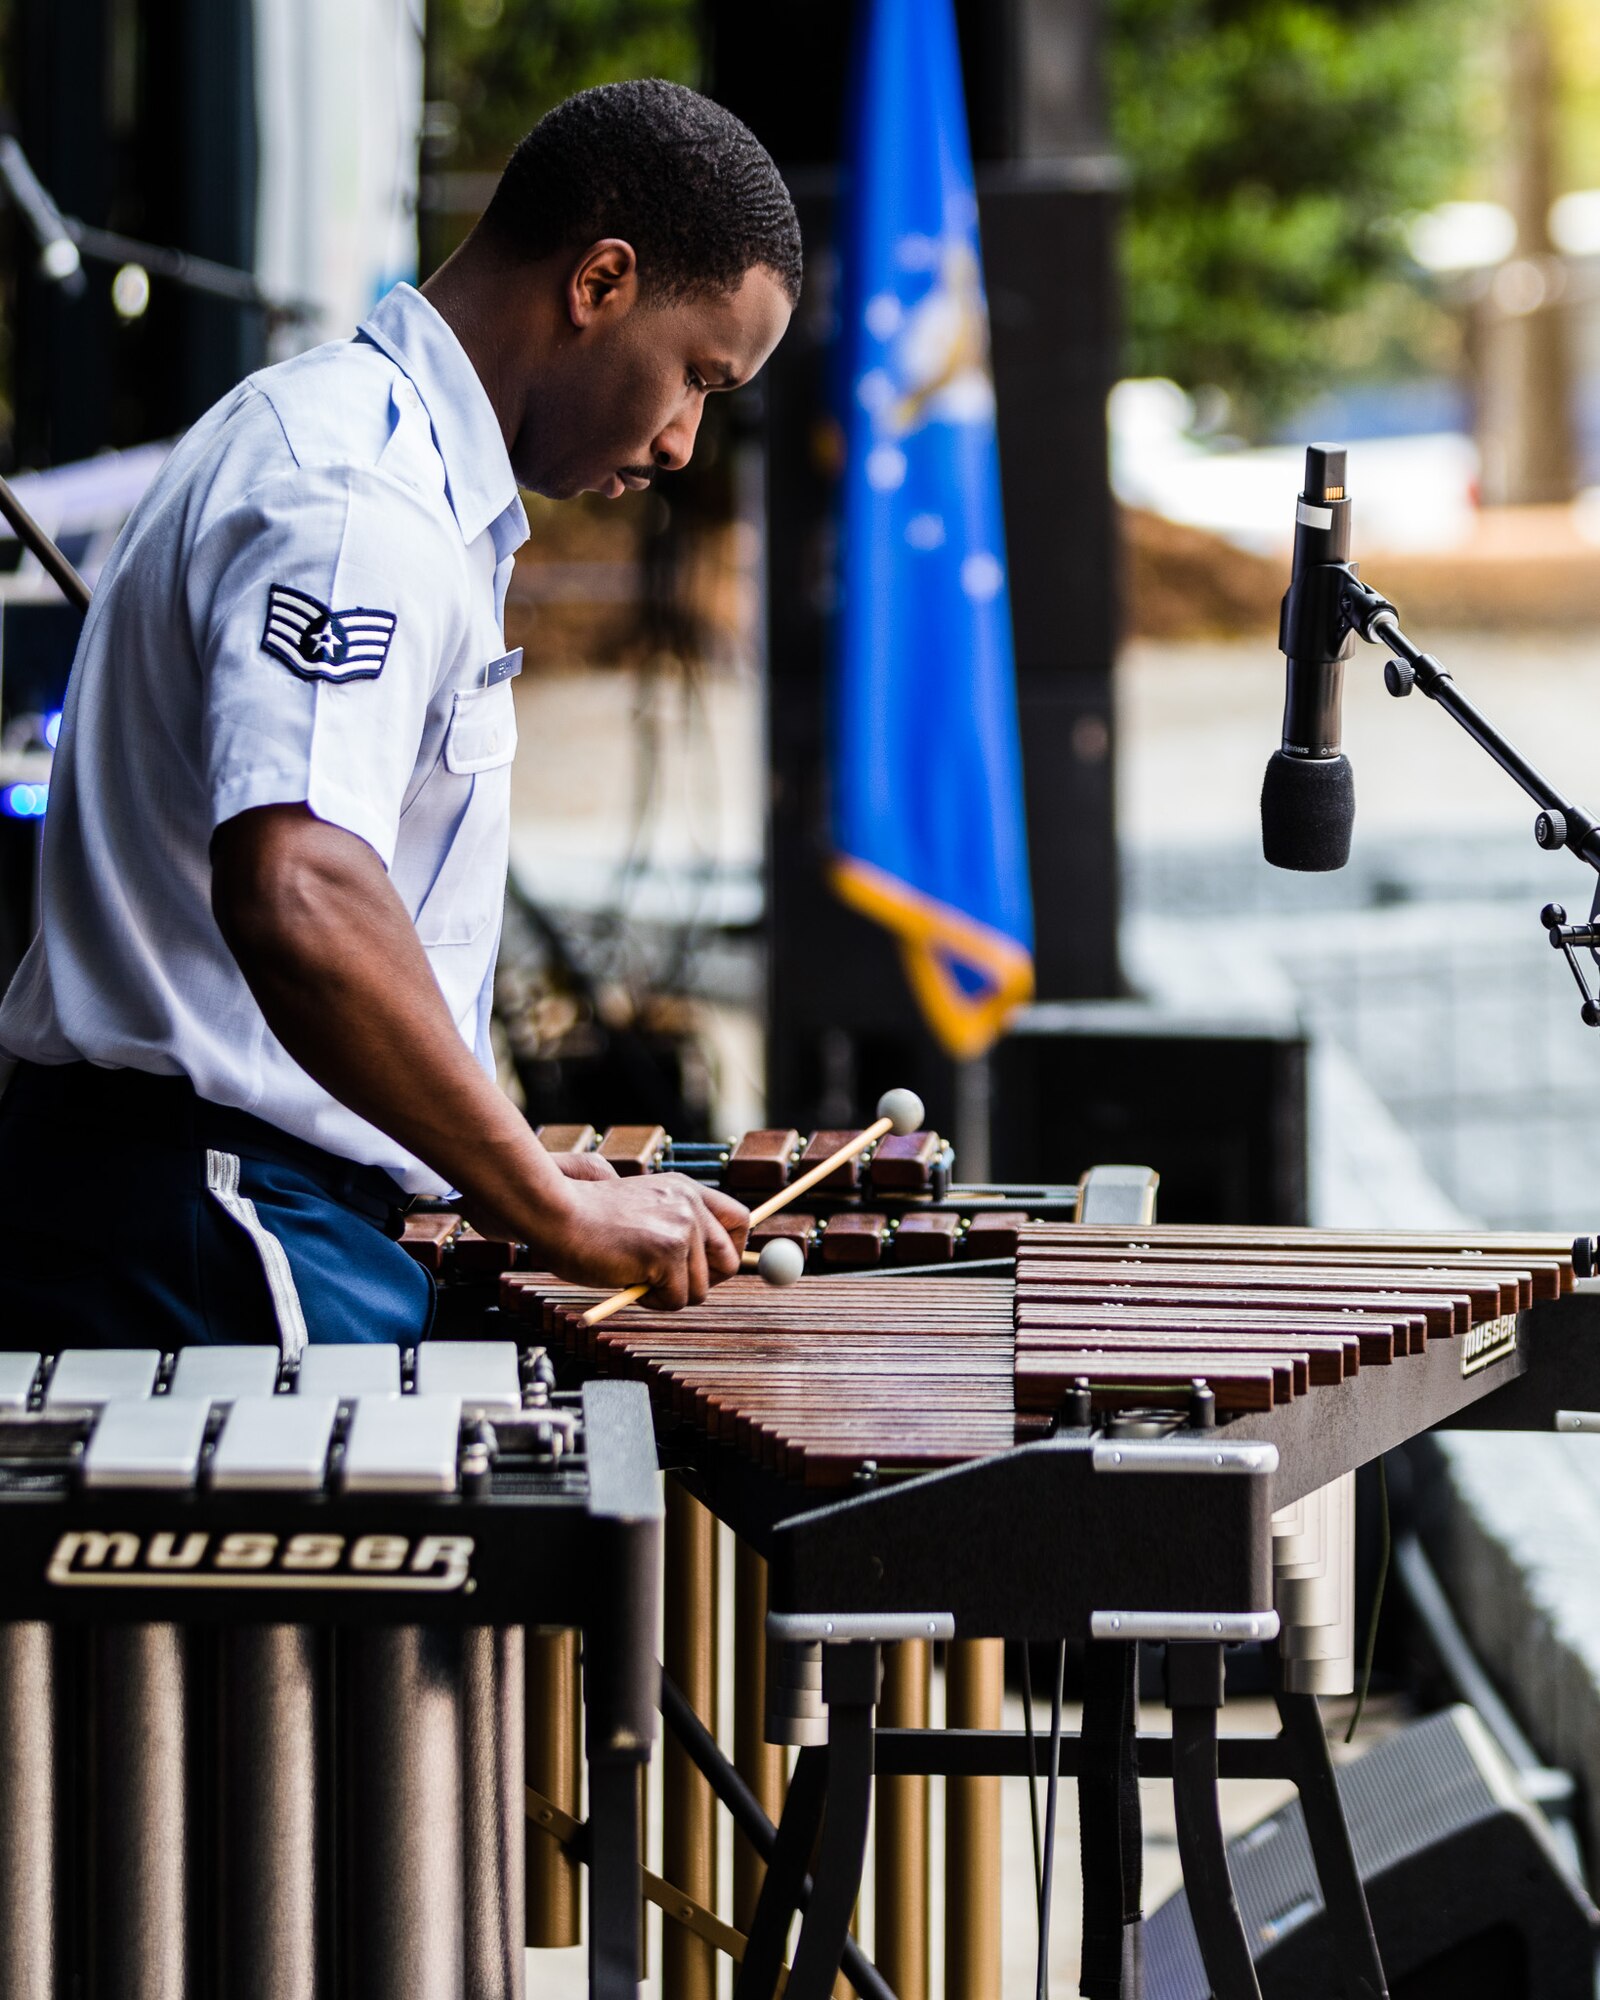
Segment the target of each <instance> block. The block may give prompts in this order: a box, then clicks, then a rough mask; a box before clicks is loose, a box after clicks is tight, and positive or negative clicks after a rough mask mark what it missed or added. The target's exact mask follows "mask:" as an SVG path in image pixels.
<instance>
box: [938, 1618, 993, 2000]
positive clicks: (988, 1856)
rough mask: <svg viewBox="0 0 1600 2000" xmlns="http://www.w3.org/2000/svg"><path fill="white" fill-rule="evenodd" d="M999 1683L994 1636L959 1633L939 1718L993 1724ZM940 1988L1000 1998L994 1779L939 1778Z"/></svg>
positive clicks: (970, 1997) (961, 1724)
mask: <svg viewBox="0 0 1600 2000" xmlns="http://www.w3.org/2000/svg"><path fill="white" fill-rule="evenodd" d="M1004 1687H1005V1647H1004V1644H1003V1643H1002V1641H1000V1640H999V1639H958V1640H956V1641H955V1642H954V1643H953V1644H952V1645H951V1646H950V1648H949V1650H948V1651H947V1653H946V1655H945V1722H946V1725H947V1727H949V1728H951V1729H998V1728H999V1727H1000V1720H1001V1697H1002V1694H1003V1691H1004ZM944 1854H945V1859H944V1879H945V1892H944V1964H945V1975H944V1976H945V1989H946V1991H947V1992H949V1993H952V1994H955V1993H959V1994H960V1995H961V1996H962V2000H1000V1780H999V1779H998V1778H947V1779H946V1780H945V1850H944Z"/></svg>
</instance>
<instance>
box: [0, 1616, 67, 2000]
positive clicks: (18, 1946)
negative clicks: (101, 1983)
mask: <svg viewBox="0 0 1600 2000" xmlns="http://www.w3.org/2000/svg"><path fill="white" fill-rule="evenodd" d="M55 1681H56V1674H55V1639H54V1634H53V1633H52V1632H51V1629H50V1627H49V1626H48V1625H34V1624H28V1625H22V1624H14V1625H0V1993H4V1994H7V1995H8V1996H14V1997H15V2000H53V1996H54V1994H55V1991H56V1921H57V1896H58V1894H59V1886H58V1885H59V1874H58V1870H59V1866H60V1864H59V1860H58V1851H57V1842H58V1840H59V1837H60V1834H59V1827H58V1823H57V1814H56V1760H57V1741H56V1721H55V1717H56V1685H55Z"/></svg>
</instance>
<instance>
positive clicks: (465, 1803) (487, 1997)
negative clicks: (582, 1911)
mask: <svg viewBox="0 0 1600 2000" xmlns="http://www.w3.org/2000/svg"><path fill="white" fill-rule="evenodd" d="M523 1652H524V1645H523V1633H522V1628H521V1626H510V1627H502V1628H499V1629H496V1628H494V1627H492V1626H488V1625H475V1626H473V1627H471V1628H470V1629H469V1630H467V1631H465V1632H463V1633H462V1635H461V1726H462V1768H463V1797H462V1811H463V1819H464V1828H465V1853H464V1856H463V1866H464V1874H465V1890H466V1912H465V1930H466V1939H465V1958H466V2000H523V1989H524V1978H523V1969H524V1963H525V1961H524V1957H523V1952H524V1939H525V1938H526V1935H527V1907H526V1895H525V1883H524V1879H523V1869H524V1847H525V1841H524V1835H525V1830H526V1826H527V1809H526V1805H525V1802H524V1797H523V1705H522V1697H523Z"/></svg>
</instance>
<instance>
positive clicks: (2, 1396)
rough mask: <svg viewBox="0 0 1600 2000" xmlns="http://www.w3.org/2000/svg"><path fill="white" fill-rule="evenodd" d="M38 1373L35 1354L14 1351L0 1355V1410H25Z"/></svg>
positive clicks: (37, 1358) (37, 1361) (37, 1357)
mask: <svg viewBox="0 0 1600 2000" xmlns="http://www.w3.org/2000/svg"><path fill="white" fill-rule="evenodd" d="M38 1372H39V1356H38V1355H37V1354H22V1353H19V1352H16V1351H14V1350H8V1351H7V1352H5V1353H3V1354H0V1410H25V1409H26V1408H27V1407H28V1396H29V1392H30V1391H31V1390H32V1388H33V1379H34V1377H35V1376H36V1375H37V1374H38Z"/></svg>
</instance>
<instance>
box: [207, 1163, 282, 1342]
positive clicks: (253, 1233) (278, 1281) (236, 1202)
mask: <svg viewBox="0 0 1600 2000" xmlns="http://www.w3.org/2000/svg"><path fill="white" fill-rule="evenodd" d="M206 1186H207V1187H208V1188H209V1189H210V1191H211V1192H212V1194H214V1195H215V1196H216V1198H217V1200H218V1201H219V1202H220V1203H221V1204H222V1206H223V1207H224V1208H225V1209H226V1210H227V1212H228V1213H229V1215H231V1216H232V1217H233V1219H234V1221H235V1222H237V1223H238V1225H239V1227H240V1228H241V1229H242V1230H243V1231H244V1233H245V1234H246V1235H247V1236H248V1237H249V1238H250V1241H251V1242H252V1243H253V1244H254V1245H255V1246H256V1254H257V1255H258V1256H259V1257H260V1259H261V1268H262V1270H263V1271H264V1272H265V1273H266V1279H267V1290H268V1291H269V1292H270V1293H271V1294H272V1311H273V1316H274V1318H275V1319H276V1320H277V1322H278V1345H279V1348H280V1349H281V1350H282V1353H283V1358H284V1360H285V1361H298V1360H299V1359H300V1356H301V1354H302V1353H303V1352H304V1351H305V1344H306V1316H305V1314H304V1313H303V1312H302V1311H301V1309H300V1294H299V1293H298V1292H297V1291H296V1290H295V1283H294V1272H293V1271H292V1270H291V1269H290V1267H289V1255H288V1252H287V1251H286V1250H285V1249H284V1247H283V1245H282V1244H281V1243H280V1242H279V1241H278V1239H277V1237H276V1236H274V1235H273V1233H272V1231H271V1230H270V1229H268V1227H267V1225H266V1224H265V1223H264V1222H263V1221H262V1220H261V1217H260V1216H259V1215H258V1214H257V1213H256V1205H255V1203H254V1202H253V1201H252V1200H251V1199H250V1197H249V1196H248V1195H247V1194H241V1193H240V1192H239V1156H238V1154H237V1153H219V1152H216V1151H215V1150H214V1149H212V1148H211V1147H207V1149H206Z"/></svg>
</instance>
